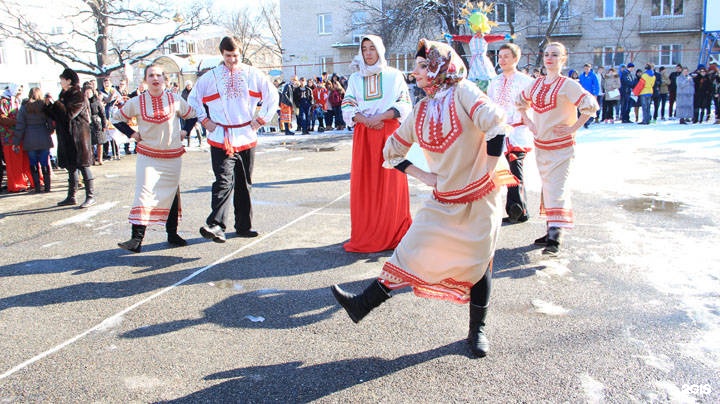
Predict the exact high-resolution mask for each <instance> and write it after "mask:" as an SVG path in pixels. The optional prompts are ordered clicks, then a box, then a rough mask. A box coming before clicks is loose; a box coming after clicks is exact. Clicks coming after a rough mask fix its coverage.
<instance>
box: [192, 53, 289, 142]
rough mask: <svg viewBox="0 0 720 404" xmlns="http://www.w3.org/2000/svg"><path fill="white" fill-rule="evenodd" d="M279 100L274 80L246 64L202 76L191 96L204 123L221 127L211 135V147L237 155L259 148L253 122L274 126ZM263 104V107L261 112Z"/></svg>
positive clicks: (208, 137)
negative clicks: (251, 125)
mask: <svg viewBox="0 0 720 404" xmlns="http://www.w3.org/2000/svg"><path fill="white" fill-rule="evenodd" d="M278 100H279V94H278V90H277V88H275V86H274V85H273V83H272V82H271V81H270V78H268V76H267V75H266V74H264V73H263V72H261V71H260V70H258V69H256V68H254V67H252V66H247V65H244V64H242V63H241V64H240V65H239V66H238V68H236V69H234V70H232V71H231V70H230V69H228V68H227V67H226V66H225V64H221V65H219V66H217V67H215V68H213V69H211V70H209V71H208V72H207V73H205V74H203V75H202V76H200V78H199V79H198V81H197V83H195V87H193V89H192V91H191V92H190V95H189V96H188V102H189V103H190V105H191V106H192V107H193V108H194V109H195V110H196V111H197V112H198V120H199V121H200V122H201V123H203V124H204V123H205V122H207V119H210V120H212V121H213V122H215V123H216V124H218V127H217V128H216V129H215V130H214V131H212V132H209V131H208V134H207V140H208V144H210V145H211V146H214V147H218V148H221V149H226V150H227V149H228V148H231V151H234V152H238V151H243V150H246V149H250V148H252V147H255V146H256V145H257V132H256V131H255V130H253V129H252V128H251V127H250V121H252V120H253V119H254V118H256V119H257V120H258V121H259V122H260V123H261V124H265V122H270V120H271V119H272V118H273V115H274V114H275V113H276V112H277V109H278ZM260 102H262V107H260V110H259V111H257V110H258V103H260ZM205 106H207V109H208V113H207V114H206V113H205V108H204V107H205ZM256 112H257V115H256Z"/></svg>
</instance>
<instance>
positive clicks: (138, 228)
mask: <svg viewBox="0 0 720 404" xmlns="http://www.w3.org/2000/svg"><path fill="white" fill-rule="evenodd" d="M145 228H146V226H143V225H140V224H134V225H132V233H131V234H132V236H131V237H130V240H128V241H125V242H122V243H118V247H120V248H122V249H125V250H128V251H132V252H134V253H139V252H140V251H141V250H142V241H143V238H145Z"/></svg>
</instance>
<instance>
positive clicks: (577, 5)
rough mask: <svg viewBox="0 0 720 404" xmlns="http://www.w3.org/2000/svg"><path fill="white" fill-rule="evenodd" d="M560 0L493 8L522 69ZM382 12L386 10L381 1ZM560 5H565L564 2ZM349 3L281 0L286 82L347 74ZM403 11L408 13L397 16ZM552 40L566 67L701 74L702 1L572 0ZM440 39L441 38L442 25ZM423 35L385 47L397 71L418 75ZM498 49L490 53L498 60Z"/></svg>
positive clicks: (352, 16) (352, 14) (355, 40)
mask: <svg viewBox="0 0 720 404" xmlns="http://www.w3.org/2000/svg"><path fill="white" fill-rule="evenodd" d="M558 1H559V0H537V1H534V2H533V1H524V2H522V3H523V4H526V5H527V4H529V6H520V5H518V3H520V2H515V1H506V2H502V1H498V2H496V3H495V15H494V16H493V18H494V19H495V20H496V21H498V23H499V26H498V27H495V28H493V33H511V32H514V34H515V39H514V42H515V43H516V44H518V45H519V46H520V47H521V48H522V50H523V57H522V60H521V62H520V65H521V66H527V65H534V64H535V62H536V56H537V54H538V44H539V43H540V41H541V40H542V39H543V38H544V37H545V32H546V30H547V27H548V24H549V20H550V18H551V15H552V11H553V10H554V9H555V8H556V7H557V5H558ZM376 3H377V6H378V7H381V6H382V3H383V2H382V1H381V0H378V1H377V2H376ZM560 4H562V1H560ZM351 7H352V4H350V3H348V2H347V1H338V0H305V1H303V2H302V5H301V6H300V5H299V4H298V2H297V1H295V0H280V22H281V26H282V46H283V55H282V64H283V69H282V70H283V73H284V76H285V77H289V75H297V76H305V77H312V76H319V75H320V74H321V73H322V72H328V73H337V74H341V75H348V74H350V73H351V70H350V66H349V63H350V61H351V60H352V58H353V56H355V55H356V54H357V51H358V47H359V37H360V35H362V34H363V33H365V32H360V31H357V30H353V29H352V27H353V25H354V24H353V21H356V20H358V19H362V18H367V16H366V15H363V12H362V11H358V10H353V9H352V8H351ZM398 11H399V12H403V10H398ZM560 16H561V17H560V20H559V22H558V24H557V27H556V29H555V30H554V31H553V33H552V34H551V36H550V40H552V41H560V42H562V43H564V44H565V45H566V47H567V48H568V51H569V52H570V57H569V62H568V68H574V69H578V68H581V67H582V65H583V64H585V63H592V64H593V65H594V66H605V67H609V66H617V65H620V64H622V63H629V62H633V63H635V64H644V63H646V62H652V63H654V64H656V65H663V66H671V65H675V64H677V63H682V64H683V65H687V66H689V67H690V68H691V69H694V68H695V67H696V64H697V61H698V55H699V52H700V47H701V37H702V23H703V0H590V1H580V0H569V1H566V2H565V6H564V7H563V8H562V11H561V13H560ZM437 31H438V32H437V35H438V36H440V35H441V34H442V31H443V29H442V27H440V26H438V29H437ZM417 39H419V35H414V36H413V35H409V36H408V38H406V40H405V41H404V43H386V44H385V45H386V48H387V53H386V57H387V58H388V60H389V62H390V63H391V64H392V65H393V66H395V67H398V68H399V69H400V70H402V71H405V72H408V71H411V70H412V68H413V59H414V57H413V54H414V52H413V49H414V46H415V42H416V41H417ZM500 44H501V43H500V42H496V43H492V44H490V46H489V52H488V56H490V58H491V60H493V61H495V60H494V57H495V52H496V50H497V49H498V48H499V46H500Z"/></svg>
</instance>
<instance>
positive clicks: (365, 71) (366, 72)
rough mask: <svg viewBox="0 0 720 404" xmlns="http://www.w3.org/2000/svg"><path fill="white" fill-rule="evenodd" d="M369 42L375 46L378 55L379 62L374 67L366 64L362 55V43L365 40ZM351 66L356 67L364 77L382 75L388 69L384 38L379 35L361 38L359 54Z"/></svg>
mask: <svg viewBox="0 0 720 404" xmlns="http://www.w3.org/2000/svg"><path fill="white" fill-rule="evenodd" d="M366 39H367V40H368V41H370V42H372V43H373V45H375V49H376V50H377V53H378V61H377V62H375V64H374V65H372V66H368V65H367V64H365V59H364V58H363V55H362V43H363V41H364V40H366ZM350 66H351V67H352V66H354V67H355V68H357V69H358V70H359V71H360V75H362V76H363V77H367V76H372V75H374V74H378V73H380V72H381V71H382V70H383V69H384V68H385V67H387V60H385V45H384V44H383V41H382V38H380V37H379V36H377V35H363V36H362V38H360V47H359V48H358V54H357V55H356V56H355V57H354V58H353V61H352V63H350Z"/></svg>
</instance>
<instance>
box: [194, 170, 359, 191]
mask: <svg viewBox="0 0 720 404" xmlns="http://www.w3.org/2000/svg"><path fill="white" fill-rule="evenodd" d="M332 181H350V173H346V174H337V175H328V176H325V177H312V178H298V179H295V180H288V181H275V182H259V183H257V184H253V185H252V186H253V188H279V187H280V186H283V185H300V184H312V183H318V182H332ZM210 191H212V186H204V187H198V188H195V189H190V190H183V191H182V193H183V194H198V193H209V192H210Z"/></svg>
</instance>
